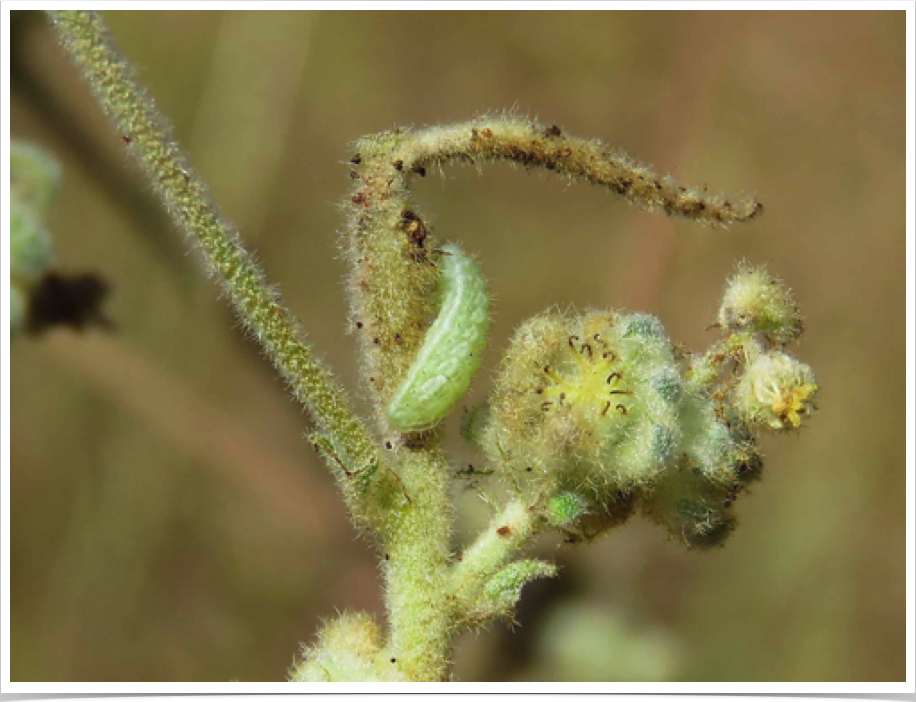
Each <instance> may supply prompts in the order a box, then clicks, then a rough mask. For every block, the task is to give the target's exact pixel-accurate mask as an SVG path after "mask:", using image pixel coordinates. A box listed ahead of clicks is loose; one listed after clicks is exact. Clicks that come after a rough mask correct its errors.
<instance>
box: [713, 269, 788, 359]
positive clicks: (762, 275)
mask: <svg viewBox="0 0 916 702" xmlns="http://www.w3.org/2000/svg"><path fill="white" fill-rule="evenodd" d="M718 321H719V325H720V326H721V327H723V328H724V329H727V330H729V331H732V332H752V333H753V332H760V333H762V334H764V335H765V336H766V337H767V338H769V339H770V340H772V341H773V342H775V343H777V344H779V345H785V344H787V343H788V342H790V341H792V340H793V339H796V338H798V337H799V336H800V335H801V333H802V330H803V328H804V326H803V323H802V317H801V313H800V312H799V310H798V307H797V306H796V305H795V299H794V297H793V296H792V291H791V290H790V289H789V287H788V286H787V285H786V284H785V283H783V282H782V281H781V280H779V279H778V278H774V277H773V276H771V275H770V274H769V273H767V270H766V268H764V267H762V266H760V267H755V266H752V265H750V264H748V263H742V264H740V265H739V266H738V270H737V272H736V273H735V275H734V276H733V277H732V278H731V280H729V281H728V285H727V286H726V288H725V294H724V295H723V297H722V306H721V307H720V308H719V319H718Z"/></svg>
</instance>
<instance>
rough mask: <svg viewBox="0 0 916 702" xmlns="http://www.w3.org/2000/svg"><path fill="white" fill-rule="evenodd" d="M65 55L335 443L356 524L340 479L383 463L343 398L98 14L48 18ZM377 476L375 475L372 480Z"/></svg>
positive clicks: (355, 506) (359, 510)
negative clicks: (218, 206) (222, 214)
mask: <svg viewBox="0 0 916 702" xmlns="http://www.w3.org/2000/svg"><path fill="white" fill-rule="evenodd" d="M48 14H49V16H50V18H51V22H52V25H53V27H54V29H55V31H56V33H57V36H58V38H59V40H60V42H61V44H62V45H63V47H64V48H65V49H66V50H67V51H68V52H69V54H70V57H71V58H72V60H73V61H74V63H75V64H76V65H77V66H78V67H79V69H80V70H81V71H82V74H83V77H84V78H85V80H86V81H87V82H88V83H89V85H90V86H91V88H92V91H93V93H94V94H95V96H96V99H97V100H98V101H99V103H100V105H101V106H102V108H103V109H104V111H105V113H106V114H107V115H108V116H109V117H110V118H111V119H112V121H113V122H114V124H115V126H116V127H117V129H118V131H119V132H120V134H121V139H122V140H123V141H124V142H125V143H127V144H128V145H129V151H130V152H131V153H132V154H133V155H134V156H135V157H136V158H137V160H138V161H139V162H140V165H141V166H142V167H143V170H144V171H145V172H146V174H147V176H148V177H149V179H150V181H151V182H152V183H153V185H154V186H155V189H156V191H157V192H158V194H159V196H160V198H161V200H162V202H163V204H164V205H165V207H166V209H167V210H168V212H169V213H170V214H171V216H172V219H173V220H174V221H175V223H176V224H177V225H178V226H179V227H180V228H181V229H182V230H183V231H184V232H185V234H187V235H188V237H189V238H190V239H191V240H192V241H194V242H195V243H196V244H197V246H198V248H199V250H200V252H201V253H202V254H203V257H204V260H205V263H206V266H207V268H208V270H209V271H210V273H211V274H212V275H214V276H215V277H216V278H218V279H219V281H220V282H221V284H222V286H223V288H224V290H225V291H226V293H227V294H228V296H229V298H230V300H231V301H232V304H233V306H234V307H235V309H236V311H237V312H238V314H239V316H240V318H241V319H242V321H243V322H244V324H245V326H246V328H247V329H248V330H249V332H250V333H251V334H252V335H253V336H255V337H256V338H257V340H258V341H259V342H260V343H261V345H262V346H263V347H264V349H265V350H266V351H267V354H268V355H269V357H270V359H271V360H272V361H273V364H274V366H275V367H276V368H277V370H278V371H279V372H280V374H281V375H282V376H283V378H284V380H285V381H286V382H287V384H288V385H289V387H290V389H291V391H292V394H293V395H294V396H295V398H296V399H297V400H298V401H299V402H301V403H302V404H303V405H304V406H305V407H306V408H307V409H308V410H309V412H310V414H311V416H312V418H313V419H314V420H315V421H316V423H317V424H318V425H319V427H320V428H321V430H322V431H323V433H324V434H326V435H327V437H328V438H329V439H330V441H331V442H332V444H333V446H334V449H335V451H336V453H337V454H338V455H340V459H341V461H342V462H343V464H345V465H346V466H348V468H347V469H346V470H344V469H335V470H334V472H335V474H336V476H337V478H338V480H339V482H341V484H342V486H343V488H344V493H345V496H347V497H348V503H349V506H350V508H351V510H352V511H353V512H354V516H355V517H356V519H357V520H358V521H359V520H360V517H361V515H362V514H363V512H364V511H365V510H364V505H362V504H360V500H359V498H358V496H359V495H365V494H366V491H354V490H352V489H350V486H349V482H348V481H349V477H348V474H347V472H350V473H352V472H356V471H358V470H360V469H363V468H367V467H369V466H375V465H376V464H378V463H380V460H381V459H380V458H379V456H378V455H377V453H376V449H375V447H374V445H373V442H372V439H371V437H370V435H369V433H368V431H367V429H366V428H365V426H364V425H363V423H362V422H361V421H360V420H359V419H358V418H357V417H356V415H355V414H354V413H353V411H352V410H351V409H350V407H349V403H348V402H347V400H346V398H345V394H344V391H343V389H342V388H341V387H340V386H339V384H338V383H337V382H336V381H335V380H334V378H333V377H332V375H331V373H330V371H329V370H328V369H327V368H325V366H324V365H323V364H322V363H321V362H320V361H318V360H317V359H316V358H315V357H314V356H313V354H312V350H311V348H310V347H309V345H308V344H307V343H305V342H304V341H303V340H302V333H301V331H300V329H299V327H298V324H297V323H296V322H295V320H294V319H293V317H292V315H290V313H289V312H288V311H287V310H286V309H285V308H284V307H283V305H282V304H281V302H280V299H279V296H278V295H277V293H276V291H275V290H273V289H272V288H271V286H270V285H269V284H268V283H267V281H266V280H265V278H264V274H263V273H262V272H261V270H260V268H259V267H258V266H257V264H256V263H255V261H254V260H253V258H252V257H251V255H250V254H249V253H248V252H247V251H246V250H245V248H244V247H243V245H242V243H241V241H240V239H239V235H238V233H237V232H236V230H235V229H234V228H233V227H232V225H230V224H229V223H228V222H226V221H225V220H224V219H222V217H221V216H220V214H219V212H218V210H217V208H216V206H215V205H214V204H213V203H212V201H211V200H210V198H209V195H208V193H207V187H206V185H205V184H204V183H203V181H201V180H200V179H199V178H198V177H197V176H195V175H194V173H193V172H192V170H191V167H190V165H189V163H188V161H187V159H186V158H185V156H184V154H183V153H182V152H181V149H180V147H179V145H178V143H177V142H176V141H175V139H174V137H173V136H172V134H171V128H170V126H169V124H168V122H167V121H166V119H165V118H164V117H163V116H162V114H161V113H160V112H159V110H158V109H157V108H156V106H155V104H154V103H153V101H152V99H151V98H150V97H149V96H148V95H146V93H145V91H144V90H143V89H142V88H141V87H140V86H139V84H138V83H137V81H136V79H135V71H134V69H133V67H132V66H131V65H130V64H129V63H128V62H127V60H126V59H125V58H124V57H123V56H122V55H121V53H120V51H119V49H118V48H117V47H116V46H115V44H114V42H113V40H112V39H111V37H110V36H109V33H108V30H107V28H106V27H105V24H104V22H103V21H102V19H101V17H100V16H99V15H98V13H95V12H84V11H51V12H49V13H48ZM375 472H377V471H375Z"/></svg>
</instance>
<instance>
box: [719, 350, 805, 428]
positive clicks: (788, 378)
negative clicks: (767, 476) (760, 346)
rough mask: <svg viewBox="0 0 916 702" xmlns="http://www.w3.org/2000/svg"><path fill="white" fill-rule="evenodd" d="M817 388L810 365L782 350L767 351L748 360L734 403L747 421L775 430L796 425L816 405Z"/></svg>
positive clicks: (797, 425) (796, 426)
mask: <svg viewBox="0 0 916 702" xmlns="http://www.w3.org/2000/svg"><path fill="white" fill-rule="evenodd" d="M817 390H818V387H817V383H816V382H815V379H814V372H813V371H812V370H811V367H810V366H808V365H806V364H804V363H802V362H801V361H798V360H796V359H794V358H792V356H789V355H788V354H785V353H783V352H781V351H770V352H769V353H764V354H761V355H759V356H757V357H755V358H753V359H752V360H751V361H750V363H748V366H747V368H746V369H745V372H744V375H743V376H742V378H741V381H740V382H739V384H738V387H737V390H736V395H735V406H736V408H737V410H738V412H739V413H740V415H741V417H742V418H743V419H744V420H745V421H747V422H748V423H749V424H753V425H757V426H761V427H765V428H767V429H772V430H774V431H781V430H787V429H797V428H798V427H800V426H801V423H802V420H803V419H804V418H805V417H807V416H809V415H810V414H811V413H812V411H813V410H814V409H815V405H814V402H813V400H814V397H815V395H816V394H817Z"/></svg>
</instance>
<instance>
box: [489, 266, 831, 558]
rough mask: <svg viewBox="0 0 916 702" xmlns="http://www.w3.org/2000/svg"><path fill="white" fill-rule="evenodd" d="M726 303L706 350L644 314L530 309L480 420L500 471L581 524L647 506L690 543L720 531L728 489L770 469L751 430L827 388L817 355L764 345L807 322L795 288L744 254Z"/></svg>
mask: <svg viewBox="0 0 916 702" xmlns="http://www.w3.org/2000/svg"><path fill="white" fill-rule="evenodd" d="M736 288H737V289H736ZM722 309H723V312H722V313H721V314H720V317H721V318H723V319H726V320H728V324H727V325H726V324H724V323H723V324H722V325H721V326H722V327H724V328H725V329H726V332H727V334H728V337H727V338H726V339H725V340H724V341H722V342H718V344H716V345H714V347H713V348H712V349H710V351H709V352H707V354H705V355H702V356H693V355H691V354H689V353H687V352H685V351H683V350H681V349H679V348H676V347H675V345H674V344H672V342H671V341H670V340H669V339H668V337H667V335H666V333H665V330H664V328H663V327H662V324H661V322H660V321H659V320H658V319H657V318H655V317H653V316H651V315H647V314H620V313H615V312H595V311H593V312H588V313H586V314H583V315H577V316H573V315H563V314H560V313H557V312H548V313H545V314H541V315H538V316H536V317H534V318H533V319H531V320H529V321H528V322H526V323H524V324H523V325H522V326H521V327H520V328H519V329H518V331H517V332H516V334H515V337H514V339H513V341H512V343H511V345H510V350H509V353H508V356H507V358H506V360H505V362H504V364H503V367H502V371H501V373H500V375H499V378H498V380H497V385H496V389H495V392H494V394H493V396H492V398H491V402H490V412H489V416H488V418H487V424H486V426H485V427H484V429H483V431H482V432H481V443H482V445H483V447H484V450H485V451H486V452H487V454H488V457H489V458H490V460H491V462H492V463H493V465H494V466H495V467H496V469H497V471H498V472H500V473H501V474H502V475H503V476H504V477H506V478H507V479H508V481H509V483H510V484H512V485H514V486H516V489H517V490H518V491H519V492H520V493H522V494H523V495H524V496H525V497H526V499H528V500H529V501H530V502H531V503H532V504H540V505H543V507H542V509H543V511H544V516H545V518H546V521H547V523H548V524H550V525H551V526H553V527H555V528H557V529H559V530H561V531H564V532H566V533H567V534H568V535H570V536H571V537H573V538H592V537H594V536H596V535H598V534H600V533H603V532H604V531H606V530H607V529H608V528H610V527H612V526H615V525H617V524H619V523H621V522H622V521H625V519H626V518H627V517H628V516H629V514H630V512H632V511H633V510H634V509H635V507H636V506H640V507H641V508H642V511H643V512H644V513H645V514H646V516H648V517H649V518H650V519H652V520H653V521H655V522H656V523H658V524H660V525H661V526H663V527H665V528H666V529H667V530H668V531H669V533H671V534H672V535H673V536H674V537H675V538H677V539H679V540H681V541H682V542H684V543H685V544H687V545H688V546H691V547H699V548H704V547H705V548H708V547H710V546H714V545H717V544H720V543H722V541H723V540H724V539H725V538H726V537H727V536H728V535H729V534H730V533H731V531H732V530H733V528H734V526H735V518H734V516H733V515H732V514H731V511H730V507H731V505H732V503H733V502H734V500H735V498H736V496H737V495H738V493H739V492H741V490H742V489H743V488H744V487H745V486H746V485H747V484H748V483H750V482H752V481H753V480H756V479H757V478H759V476H760V472H761V467H762V461H761V459H760V454H759V451H758V449H757V447H756V442H755V440H754V435H753V433H752V430H753V429H754V428H758V429H769V430H777V431H780V430H790V429H796V428H798V427H799V426H800V425H801V422H802V420H803V419H804V418H805V417H807V416H808V415H809V414H810V412H811V410H812V409H813V405H812V403H811V401H812V398H813V397H814V395H815V393H816V391H817V385H816V383H815V381H814V376H813V373H812V372H811V369H810V368H809V367H808V366H806V365H805V364H803V363H800V362H799V361H797V360H795V359H794V358H792V357H791V356H789V355H788V354H786V353H785V352H784V351H782V350H780V349H778V348H767V345H768V344H773V343H779V344H783V343H785V342H786V341H787V340H791V339H794V338H796V337H797V335H798V333H800V330H801V323H800V316H799V314H798V310H797V308H796V307H795V304H794V302H793V301H792V298H791V293H790V292H789V291H788V288H785V286H784V285H782V284H781V283H779V282H778V281H775V280H774V279H773V278H771V277H770V276H769V275H767V274H766V271H764V270H763V269H751V268H750V267H748V266H746V265H743V266H742V267H741V268H740V269H739V272H738V275H736V277H735V278H733V279H732V281H731V282H730V283H729V287H728V289H727V291H726V295H725V301H724V302H723V306H722ZM757 337H760V338H762V341H758V340H757ZM776 340H778V342H776ZM729 366H730V370H731V372H730V374H729V373H728V367H729Z"/></svg>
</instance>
